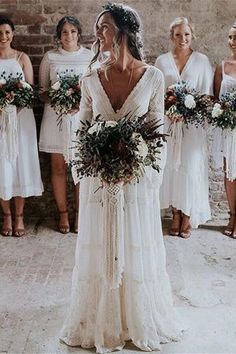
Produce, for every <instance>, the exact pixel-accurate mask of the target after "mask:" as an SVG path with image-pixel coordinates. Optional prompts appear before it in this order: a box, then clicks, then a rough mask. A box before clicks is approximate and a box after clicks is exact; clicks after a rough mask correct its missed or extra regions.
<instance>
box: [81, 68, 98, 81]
mask: <svg viewBox="0 0 236 354" xmlns="http://www.w3.org/2000/svg"><path fill="white" fill-rule="evenodd" d="M97 75H98V69H95V68H94V69H88V70H87V72H86V73H85V74H84V75H83V77H82V78H81V81H82V82H84V83H86V84H89V83H91V82H93V81H94V79H95V78H96V77H97Z"/></svg>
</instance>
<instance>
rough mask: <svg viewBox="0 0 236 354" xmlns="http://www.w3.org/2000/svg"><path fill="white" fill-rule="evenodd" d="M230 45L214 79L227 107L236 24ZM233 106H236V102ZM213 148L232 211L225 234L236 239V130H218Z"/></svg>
mask: <svg viewBox="0 0 236 354" xmlns="http://www.w3.org/2000/svg"><path fill="white" fill-rule="evenodd" d="M228 45H229V49H230V51H231V55H230V57H228V58H226V59H225V60H223V61H222V63H221V64H219V65H218V66H217V67H216V71H215V78H214V93H215V97H216V98H219V99H221V98H223V97H225V98H224V100H225V104H226V105H227V96H226V95H229V94H230V93H231V92H235V90H236V23H234V24H233V25H232V27H231V28H230V30H229V33H228ZM228 100H229V97H228ZM225 104H224V105H225ZM233 104H234V106H235V102H234V103H233ZM234 109H235V108H234ZM233 115H234V112H231V116H233ZM218 119H220V117H218ZM213 147H214V149H213V157H214V160H215V162H216V165H217V167H219V166H221V165H222V163H223V162H224V172H225V190H226V195H227V200H228V204H229V210H230V211H229V215H230V218H229V223H228V226H227V227H226V228H225V230H224V233H225V235H227V236H230V237H232V238H234V239H236V128H234V129H224V130H223V131H222V130H221V129H219V128H218V129H216V130H215V132H214V139H213Z"/></svg>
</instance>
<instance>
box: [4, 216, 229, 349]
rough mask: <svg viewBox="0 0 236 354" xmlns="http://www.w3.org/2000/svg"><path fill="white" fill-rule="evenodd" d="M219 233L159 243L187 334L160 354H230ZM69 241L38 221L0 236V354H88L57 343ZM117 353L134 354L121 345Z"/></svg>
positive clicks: (208, 230)
mask: <svg viewBox="0 0 236 354" xmlns="http://www.w3.org/2000/svg"><path fill="white" fill-rule="evenodd" d="M46 225H47V226H46ZM221 231H222V230H221V227H220V226H217V225H210V224H209V225H206V226H205V227H202V228H199V229H198V230H194V231H193V233H192V235H191V237H190V238H189V239H188V240H183V239H181V238H177V237H170V236H167V235H165V237H164V240H165V244H166V250H167V263H168V264H167V268H168V272H169V275H170V279H171V283H172V288H173V293H174V300H175V303H176V306H177V307H178V311H179V312H180V314H181V317H182V318H183V320H184V321H185V324H186V326H187V328H188V329H187V331H186V333H185V335H184V338H183V340H182V341H181V342H178V343H169V344H165V345H163V346H162V353H168V354H172V353H178V354H180V353H186V354H192V353H198V354H205V353H206V354H210V353H214V354H216V353H217V354H226V353H227V354H233V353H236V257H235V256H236V251H235V250H236V240H233V239H231V238H228V237H226V236H224V235H223V234H222V232H221ZM75 243H76V235H75V234H72V233H71V234H68V235H61V234H59V233H58V232H56V231H54V230H53V225H49V226H48V223H46V222H44V223H41V222H39V221H38V222H36V223H35V224H32V225H30V226H28V227H27V234H26V235H25V236H24V237H22V238H19V239H17V238H13V237H2V236H1V237H0V284H1V290H0V354H59V353H60V354H66V353H67V354H68V353H79V354H80V353H87V354H89V353H94V352H95V351H94V350H82V349H80V348H68V347H66V346H65V345H63V344H61V343H60V342H59V341H58V336H59V331H60V327H61V325H62V322H63V318H64V316H65V313H66V307H67V304H68V301H69V295H70V284H71V273H72V267H73V262H74V249H75ZM123 353H124V354H131V353H132V354H134V353H140V351H139V350H137V348H135V347H133V346H132V345H131V344H128V345H127V347H125V349H124V350H123V351H122V354H123Z"/></svg>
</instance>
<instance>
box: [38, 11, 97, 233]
mask: <svg viewBox="0 0 236 354" xmlns="http://www.w3.org/2000/svg"><path fill="white" fill-rule="evenodd" d="M80 37H81V25H80V22H79V20H78V19H77V18H75V17H72V16H65V17H63V18H62V19H61V20H60V21H59V22H58V24H57V28H56V39H57V41H58V44H59V47H58V48H57V49H55V50H51V51H49V52H47V53H46V54H45V55H44V57H43V60H42V62H41V65H40V70H39V81H40V87H41V88H42V95H41V99H42V100H43V101H44V102H45V108H44V114H43V120H42V125H41V131H40V141H39V149H40V151H44V152H47V153H50V154H51V180H52V187H53V192H54V197H55V199H56V203H57V207H58V210H59V214H60V220H59V225H58V229H59V231H60V232H61V233H63V234H66V233H68V232H69V231H70V226H69V218H68V209H67V193H66V162H65V160H67V162H68V155H69V153H71V149H70V146H68V144H69V145H70V144H71V143H72V140H73V134H74V132H75V131H76V130H77V124H78V110H77V112H76V111H74V112H73V114H71V115H70V117H69V118H68V115H67V117H66V119H62V127H61V129H59V127H58V123H57V118H58V116H57V115H56V113H55V111H54V110H53V109H52V108H51V106H50V101H49V98H48V95H47V91H48V89H49V86H50V85H52V84H54V83H55V82H56V81H57V80H58V77H57V75H58V74H60V73H63V72H65V71H66V70H69V71H70V72H71V70H73V72H74V74H76V75H78V74H83V73H85V72H86V70H87V67H88V65H89V63H90V60H91V59H92V53H91V51H90V50H89V49H86V48H84V47H82V46H81V45H80ZM78 209H79V184H77V185H76V186H75V225H74V231H75V232H77V231H78Z"/></svg>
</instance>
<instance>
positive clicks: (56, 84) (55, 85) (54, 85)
mask: <svg viewBox="0 0 236 354" xmlns="http://www.w3.org/2000/svg"><path fill="white" fill-rule="evenodd" d="M60 87H61V84H60V82H59V81H56V82H55V84H53V85H52V89H53V90H56V91H57V90H59V88H60Z"/></svg>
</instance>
